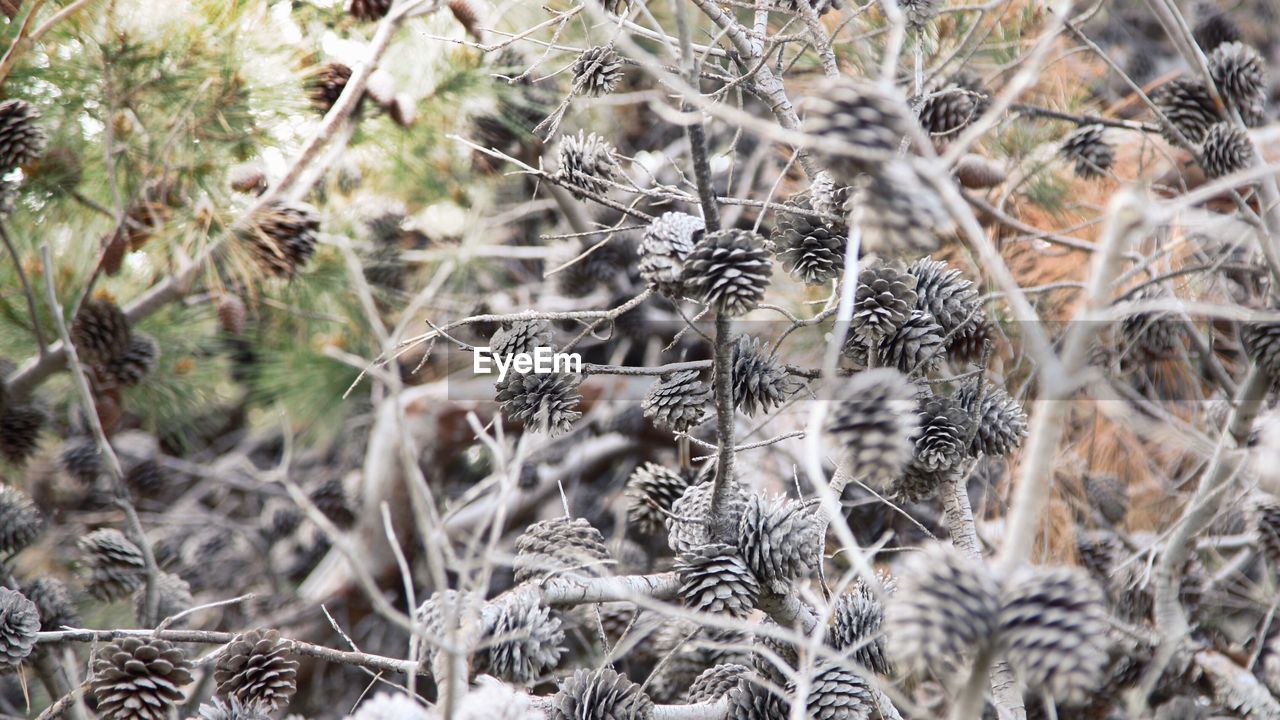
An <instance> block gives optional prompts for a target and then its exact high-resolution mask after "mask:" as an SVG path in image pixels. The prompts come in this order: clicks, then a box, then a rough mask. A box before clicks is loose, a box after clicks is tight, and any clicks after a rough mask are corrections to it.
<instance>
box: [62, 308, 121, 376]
mask: <svg viewBox="0 0 1280 720" xmlns="http://www.w3.org/2000/svg"><path fill="white" fill-rule="evenodd" d="M129 340H130V337H129V321H128V319H126V318H125V316H124V312H123V311H122V310H121V309H120V307H119V306H117V305H116V304H115V303H113V302H111V301H110V300H87V301H85V303H84V304H83V305H81V306H80V311H79V312H77V313H76V317H75V319H74V320H72V321H71V342H72V343H73V344H74V345H75V346H76V352H77V354H78V355H79V356H80V359H81V360H82V361H84V362H86V363H89V364H90V365H100V364H104V363H107V362H110V361H112V360H116V359H118V358H120V357H122V356H123V355H124V354H125V353H127V352H128V351H129Z"/></svg>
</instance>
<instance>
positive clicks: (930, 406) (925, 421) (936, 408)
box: [913, 395, 974, 472]
mask: <svg viewBox="0 0 1280 720" xmlns="http://www.w3.org/2000/svg"><path fill="white" fill-rule="evenodd" d="M973 434H974V415H972V414H971V413H970V412H969V411H968V409H967V408H965V407H964V406H963V405H962V404H961V403H960V402H958V401H957V400H955V399H952V398H948V397H941V396H937V395H935V396H932V397H929V398H928V399H925V400H923V401H922V402H921V403H920V434H919V435H917V436H916V447H915V456H914V458H913V460H914V461H915V462H917V463H919V464H920V466H921V467H923V468H924V469H925V470H928V471H930V472H939V471H949V470H954V469H955V468H956V467H957V466H959V465H960V463H961V462H963V461H964V460H965V459H966V458H968V457H969V452H970V451H969V448H970V442H971V440H970V436H972V435H973Z"/></svg>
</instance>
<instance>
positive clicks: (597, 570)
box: [515, 517, 613, 583]
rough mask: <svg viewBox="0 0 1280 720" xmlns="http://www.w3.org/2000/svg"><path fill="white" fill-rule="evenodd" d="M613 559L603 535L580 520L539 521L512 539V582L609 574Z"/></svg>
mask: <svg viewBox="0 0 1280 720" xmlns="http://www.w3.org/2000/svg"><path fill="white" fill-rule="evenodd" d="M612 563H613V558H612V556H611V555H610V553H609V548H608V547H607V546H606V545H605V542H604V536H603V535H601V534H600V531H599V530H597V529H595V528H594V527H591V523H589V522H587V521H586V520H584V519H582V518H573V519H570V518H564V517H559V518H552V519H550V520H541V521H539V522H536V523H534V524H532V525H530V526H529V527H528V528H527V529H525V531H524V533H522V534H521V535H520V537H518V538H516V559H515V577H516V582H517V583H521V582H524V581H525V580H530V579H537V578H543V577H547V576H549V575H560V574H573V575H586V576H587V577H601V576H603V575H607V574H609V567H610V566H611V565H612Z"/></svg>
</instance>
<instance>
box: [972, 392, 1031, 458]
mask: <svg viewBox="0 0 1280 720" xmlns="http://www.w3.org/2000/svg"><path fill="white" fill-rule="evenodd" d="M979 394H981V395H982V397H981V398H979V397H978V395H979ZM956 401H957V402H959V403H960V406H961V407H962V408H964V411H965V412H966V413H967V414H968V415H969V417H970V418H973V419H974V420H976V421H977V423H978V432H977V434H976V435H974V437H973V447H972V449H971V452H973V453H982V454H984V455H991V456H995V457H999V456H1004V455H1008V454H1009V453H1011V452H1013V451H1014V450H1016V449H1017V448H1018V446H1020V445H1022V439H1023V438H1025V437H1026V436H1027V412H1026V411H1025V410H1023V409H1022V406H1021V405H1019V404H1018V401H1017V400H1014V399H1013V398H1012V397H1011V396H1010V395H1009V393H1008V392H1006V391H1005V389H1004V388H1001V387H996V386H995V385H990V384H988V385H987V386H986V388H985V390H983V391H982V392H981V393H979V390H978V388H977V387H974V386H973V385H965V386H963V387H961V388H960V389H959V390H958V391H956Z"/></svg>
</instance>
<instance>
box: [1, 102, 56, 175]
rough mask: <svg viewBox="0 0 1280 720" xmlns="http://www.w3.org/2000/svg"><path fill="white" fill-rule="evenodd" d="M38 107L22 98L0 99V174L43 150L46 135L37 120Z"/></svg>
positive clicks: (19, 165) (26, 161) (32, 157)
mask: <svg viewBox="0 0 1280 720" xmlns="http://www.w3.org/2000/svg"><path fill="white" fill-rule="evenodd" d="M39 119H40V111H39V110H36V108H35V106H34V105H32V104H31V103H29V102H27V101H25V100H17V99H13V100H5V101H4V102H0V175H4V174H6V173H8V172H9V171H10V170H12V169H14V168H16V167H21V166H23V165H26V164H27V163H29V162H31V161H32V160H35V159H36V158H37V157H39V156H40V154H41V153H43V152H44V148H45V145H46V144H48V137H47V136H46V135H45V132H44V130H43V129H42V128H41V127H40V126H39V125H37V124H36V121H37V120H39Z"/></svg>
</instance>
